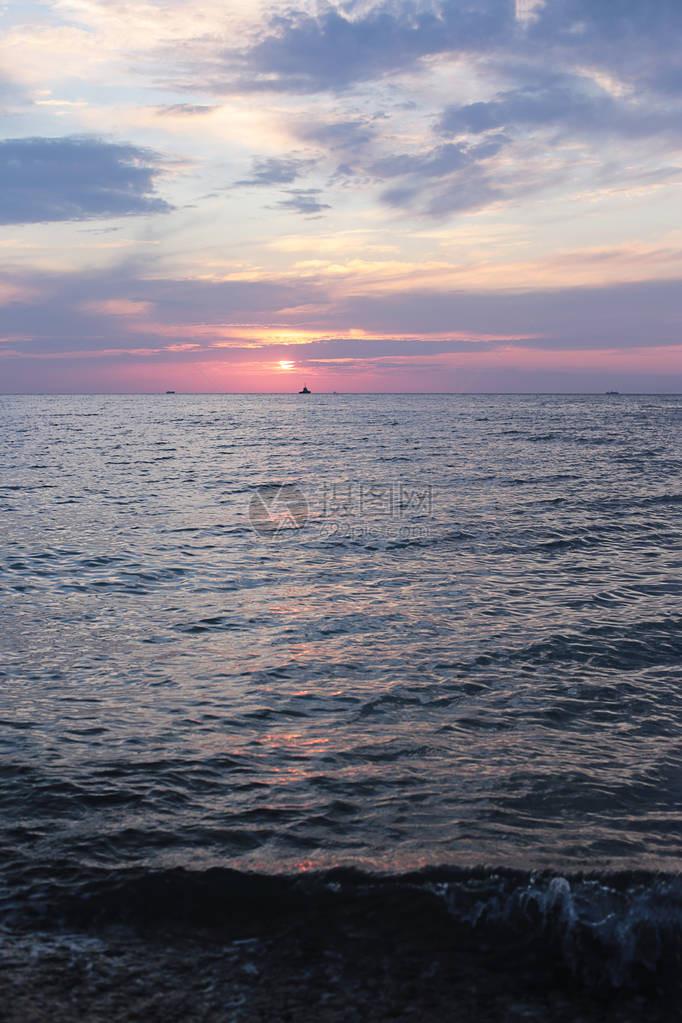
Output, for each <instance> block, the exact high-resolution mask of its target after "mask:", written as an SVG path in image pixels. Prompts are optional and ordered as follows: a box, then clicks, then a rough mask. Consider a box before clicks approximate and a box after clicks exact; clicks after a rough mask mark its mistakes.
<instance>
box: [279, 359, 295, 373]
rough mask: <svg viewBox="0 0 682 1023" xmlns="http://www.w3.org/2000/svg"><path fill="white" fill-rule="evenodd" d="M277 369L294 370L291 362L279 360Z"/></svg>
mask: <svg viewBox="0 0 682 1023" xmlns="http://www.w3.org/2000/svg"><path fill="white" fill-rule="evenodd" d="M279 368H280V369H284V370H289V369H293V368H294V364H293V362H289V360H288V359H280V360H279Z"/></svg>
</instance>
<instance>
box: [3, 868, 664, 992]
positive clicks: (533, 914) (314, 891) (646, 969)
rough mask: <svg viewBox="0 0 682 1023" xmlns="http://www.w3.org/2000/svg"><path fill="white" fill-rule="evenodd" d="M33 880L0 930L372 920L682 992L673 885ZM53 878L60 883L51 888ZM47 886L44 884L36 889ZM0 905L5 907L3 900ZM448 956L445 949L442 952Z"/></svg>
mask: <svg viewBox="0 0 682 1023" xmlns="http://www.w3.org/2000/svg"><path fill="white" fill-rule="evenodd" d="M51 874H52V876H51V877H50V872H49V871H48V872H46V873H43V872H42V871H41V875H42V880H39V879H38V878H37V877H36V876H35V874H34V880H33V881H30V882H29V881H27V882H26V885H27V887H26V890H25V891H24V892H23V896H24V897H23V899H22V903H21V905H19V904H18V903H17V901H16V896H17V894H18V892H17V890H16V889H15V892H14V895H15V898H14V900H13V903H14V904H13V907H12V912H9V911H8V908H7V907H6V913H5V921H6V922H12V923H14V924H15V925H23V926H24V927H25V926H36V925H38V924H39V925H40V926H41V927H45V925H46V924H49V923H50V922H52V923H58V924H59V925H61V926H65V925H68V926H73V925H76V926H81V927H82V926H84V925H85V926H87V927H88V928H90V929H92V928H93V927H102V926H105V925H109V924H127V925H133V926H135V925H142V926H144V927H145V928H149V927H150V926H151V927H153V928H154V929H156V930H158V929H159V928H163V927H166V928H168V927H171V928H174V929H175V930H177V928H178V927H184V928H188V929H190V930H192V931H195V930H196V929H197V928H199V929H201V928H209V929H210V928H220V929H221V930H222V931H225V930H227V931H229V932H230V933H231V934H233V935H236V934H245V933H248V934H259V935H266V934H268V933H272V931H273V928H274V929H276V928H278V927H282V926H285V927H286V928H292V927H294V928H295V927H297V926H303V927H305V926H306V925H307V922H308V921H310V920H312V919H313V918H320V917H322V918H324V919H325V920H326V921H328V922H329V924H330V926H331V925H332V924H333V922H334V921H335V920H336V921H338V920H339V919H340V918H341V917H347V915H348V914H349V913H351V914H352V915H353V918H354V920H356V924H357V921H358V920H365V921H367V923H366V925H365V926H370V924H369V921H371V920H372V919H374V920H376V919H378V918H380V920H381V928H382V930H385V929H386V928H388V929H389V930H390V929H391V927H395V928H396V929H397V930H399V929H400V928H403V927H404V926H405V925H406V922H407V923H408V925H409V927H410V928H412V929H418V928H425V929H427V930H429V929H431V930H432V929H433V928H436V929H437V930H438V932H439V935H440V938H439V940H440V941H441V942H442V944H443V949H442V951H443V953H448V952H455V951H456V946H457V945H458V944H460V943H461V942H462V941H466V942H467V947H469V948H471V947H477V948H479V949H481V950H482V951H483V950H485V953H486V955H488V954H490V953H491V952H492V953H493V954H495V953H497V954H499V955H500V957H504V955H505V954H506V953H505V950H508V949H509V947H510V945H512V946H515V947H517V948H518V947H520V948H523V950H524V955H525V956H526V957H530V958H531V959H533V960H536V961H537V962H538V963H543V962H544V963H546V964H547V965H548V967H549V966H551V968H552V969H557V968H560V969H562V970H564V971H568V973H569V974H570V975H571V976H572V977H574V978H575V979H576V980H579V981H580V982H581V983H583V984H585V985H586V986H587V987H589V988H594V989H602V990H609V989H618V988H638V989H642V990H644V989H647V988H648V987H650V986H651V985H654V986H655V987H656V988H657V990H663V989H668V988H671V989H677V988H678V987H680V986H681V984H682V982H681V980H680V967H681V966H682V878H680V876H678V875H664V874H652V873H647V872H644V871H641V872H636V873H632V872H630V873H619V874H602V875H599V876H596V875H592V876H586V875H575V876H570V875H561V876H560V875H557V874H552V873H550V872H544V873H541V874H526V873H522V872H519V871H510V870H499V871H490V870H488V869H484V868H479V869H473V870H465V869H460V868H439V869H436V868H428V869H424V870H420V871H415V872H412V873H405V874H400V875H390V874H370V873H363V872H361V871H359V870H356V869H354V868H350V867H338V868H335V869H332V870H328V871H324V872H322V871H320V872H313V873H306V872H303V873H300V874H296V875H277V874H264V873H248V872H243V871H240V870H233V869H227V868H220V867H214V868H211V869H207V870H203V871H200V870H187V869H184V868H173V869H167V870H158V871H146V870H142V869H129V870H117V871H114V872H111V873H107V872H105V871H103V870H96V869H94V868H91V869H89V870H82V869H81V870H76V869H75V868H74V867H71V868H68V867H67V866H66V865H65V864H62V865H61V867H60V870H59V871H55V870H54V869H53V870H52V872H51ZM57 874H60V875H61V876H60V880H55V876H56V875H57ZM48 877H49V880H48V879H47V878H48ZM5 901H7V900H5ZM449 945H450V946H452V947H451V948H449V949H448V946H449Z"/></svg>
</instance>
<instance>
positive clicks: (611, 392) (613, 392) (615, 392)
mask: <svg viewBox="0 0 682 1023" xmlns="http://www.w3.org/2000/svg"><path fill="white" fill-rule="evenodd" d="M606 393H607V394H620V391H607V392H606Z"/></svg>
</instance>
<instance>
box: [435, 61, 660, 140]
mask: <svg viewBox="0 0 682 1023" xmlns="http://www.w3.org/2000/svg"><path fill="white" fill-rule="evenodd" d="M517 73H518V74H520V76H521V77H522V78H523V77H527V78H529V79H530V80H529V81H525V82H524V81H521V83H520V84H519V86H518V87H517V88H512V89H508V90H506V91H503V92H500V93H498V94H497V95H496V96H495V97H494V98H493V99H492V100H489V101H479V102H475V103H468V104H466V105H453V106H450V107H448V108H447V109H446V110H445V111H444V113H443V115H442V117H441V119H440V121H439V123H438V125H437V129H438V130H439V131H440V132H441V133H442V134H446V135H455V136H457V135H463V134H474V135H478V134H482V133H483V132H488V131H491V130H499V129H505V130H506V131H511V130H513V129H514V128H517V129H524V130H527V129H531V130H532V129H535V128H555V129H557V130H559V131H561V132H563V133H572V134H576V135H592V134H594V133H595V132H599V133H600V134H601V135H623V136H630V137H637V136H641V137H645V136H649V135H653V134H657V133H659V132H661V131H666V130H672V131H675V132H677V133H679V131H680V118H679V111H677V110H675V111H673V110H670V111H667V110H665V109H660V108H654V109H651V108H650V107H649V106H648V105H646V106H642V104H641V97H639V96H638V97H636V98H634V99H630V98H629V97H627V98H624V97H620V96H614V95H612V94H611V93H610V92H609V91H607V89H606V88H604V87H603V86H600V85H599V84H598V82H595V81H594V80H593V79H592V78H590V77H588V76H587V75H580V74H568V73H544V72H540V73H539V72H538V71H537V70H531V71H530V72H529V70H528V69H527V68H525V67H524V68H522V69H520V70H519V71H518V72H517Z"/></svg>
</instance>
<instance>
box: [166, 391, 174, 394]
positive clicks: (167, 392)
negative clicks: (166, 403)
mask: <svg viewBox="0 0 682 1023" xmlns="http://www.w3.org/2000/svg"><path fill="white" fill-rule="evenodd" d="M166 394H175V391H166Z"/></svg>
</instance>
